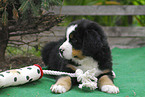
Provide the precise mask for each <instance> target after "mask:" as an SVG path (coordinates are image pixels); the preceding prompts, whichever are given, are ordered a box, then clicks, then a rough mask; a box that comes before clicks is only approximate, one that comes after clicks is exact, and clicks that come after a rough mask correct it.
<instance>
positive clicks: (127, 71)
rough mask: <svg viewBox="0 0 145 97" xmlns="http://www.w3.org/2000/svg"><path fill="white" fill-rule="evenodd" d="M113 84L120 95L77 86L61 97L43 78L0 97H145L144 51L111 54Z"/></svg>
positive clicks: (0, 91)
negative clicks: (85, 89) (51, 89)
mask: <svg viewBox="0 0 145 97" xmlns="http://www.w3.org/2000/svg"><path fill="white" fill-rule="evenodd" d="M112 56H113V64H114V66H113V69H114V72H115V73H116V78H115V79H114V83H115V85H116V86H118V87H119V89H120V93H118V94H108V93H103V92H101V91H99V90H95V91H84V90H81V89H79V88H78V87H77V86H75V87H73V88H72V89H71V90H70V91H68V92H66V93H63V94H54V93H52V92H51V91H50V87H51V85H52V84H54V83H55V80H54V79H52V78H50V77H49V76H47V75H45V76H44V77H42V79H40V80H38V81H35V82H31V83H27V84H24V85H20V86H15V87H7V88H2V89H0V97H57V96H60V97H89V96H90V97H144V96H145V47H142V48H133V49H119V48H114V49H113V50H112Z"/></svg>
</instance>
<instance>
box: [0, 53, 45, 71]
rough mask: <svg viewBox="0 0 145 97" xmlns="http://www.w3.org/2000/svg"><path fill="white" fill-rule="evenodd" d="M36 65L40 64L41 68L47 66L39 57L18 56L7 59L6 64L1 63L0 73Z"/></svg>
mask: <svg viewBox="0 0 145 97" xmlns="http://www.w3.org/2000/svg"><path fill="white" fill-rule="evenodd" d="M34 64H39V65H40V66H41V67H44V66H45V65H44V63H43V62H42V60H41V58H39V57H34V56H29V57H26V56H16V57H12V58H6V61H5V62H0V71H5V70H10V69H19V68H22V67H26V66H30V65H34Z"/></svg>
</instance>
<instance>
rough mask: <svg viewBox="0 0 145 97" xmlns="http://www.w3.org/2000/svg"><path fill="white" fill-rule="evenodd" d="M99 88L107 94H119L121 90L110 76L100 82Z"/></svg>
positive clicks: (103, 77)
mask: <svg viewBox="0 0 145 97" xmlns="http://www.w3.org/2000/svg"><path fill="white" fill-rule="evenodd" d="M98 87H99V89H100V90H101V91H103V92H106V93H119V88H118V87H116V86H115V85H114V84H113V81H112V80H111V79H110V78H109V76H108V75H104V76H102V77H101V78H100V79H99V81H98Z"/></svg>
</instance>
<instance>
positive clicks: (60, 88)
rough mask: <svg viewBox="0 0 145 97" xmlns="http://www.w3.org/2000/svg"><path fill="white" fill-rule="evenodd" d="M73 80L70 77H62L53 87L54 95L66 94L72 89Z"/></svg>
mask: <svg viewBox="0 0 145 97" xmlns="http://www.w3.org/2000/svg"><path fill="white" fill-rule="evenodd" d="M71 85H72V83H71V78H70V77H69V76H63V77H60V78H59V79H58V80H57V82H56V83H55V84H54V85H52V86H51V88H50V89H51V91H52V92H54V93H64V92H66V91H68V90H70V88H71Z"/></svg>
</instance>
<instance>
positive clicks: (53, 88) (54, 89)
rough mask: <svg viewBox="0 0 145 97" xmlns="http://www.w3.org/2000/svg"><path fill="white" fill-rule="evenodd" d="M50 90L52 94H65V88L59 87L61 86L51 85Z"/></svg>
mask: <svg viewBox="0 0 145 97" xmlns="http://www.w3.org/2000/svg"><path fill="white" fill-rule="evenodd" d="M50 89H51V91H52V92H54V93H65V92H66V89H65V87H64V86H61V85H52V86H51V88H50Z"/></svg>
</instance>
